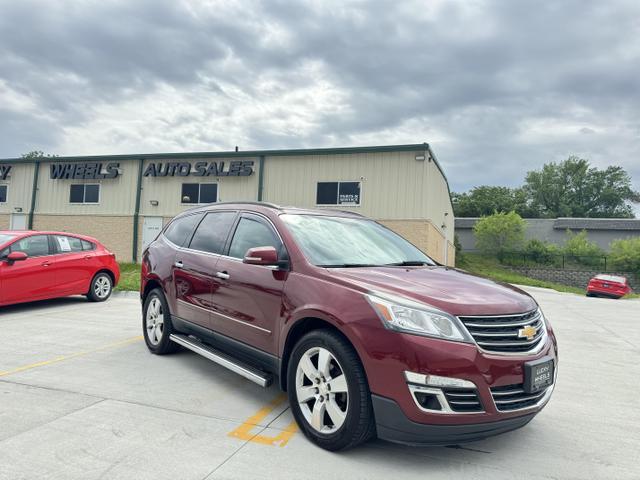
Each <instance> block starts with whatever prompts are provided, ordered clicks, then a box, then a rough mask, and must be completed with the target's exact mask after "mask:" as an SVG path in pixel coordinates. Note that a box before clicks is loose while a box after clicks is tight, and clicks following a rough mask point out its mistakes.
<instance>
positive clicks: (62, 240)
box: [56, 237, 71, 252]
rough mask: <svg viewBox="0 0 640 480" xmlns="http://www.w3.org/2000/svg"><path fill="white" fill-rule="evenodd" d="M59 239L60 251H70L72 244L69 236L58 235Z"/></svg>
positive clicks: (57, 238)
mask: <svg viewBox="0 0 640 480" xmlns="http://www.w3.org/2000/svg"><path fill="white" fill-rule="evenodd" d="M56 240H58V246H59V247H60V251H62V252H70V251H71V245H69V239H68V238H67V237H56Z"/></svg>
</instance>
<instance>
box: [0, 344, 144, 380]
mask: <svg viewBox="0 0 640 480" xmlns="http://www.w3.org/2000/svg"><path fill="white" fill-rule="evenodd" d="M142 338H143V337H142V336H141V335H139V336H137V337H131V338H127V339H126V340H121V341H119V342H115V343H109V344H108V345H103V346H102V347H98V348H94V349H92V350H85V351H83V352H76V353H71V354H69V355H62V356H60V357H56V358H52V359H51V360H44V361H42V362H37V363H32V364H30V365H24V366H22V367H18V368H14V369H13V370H6V371H4V372H0V377H5V376H7V375H11V374H12V373H18V372H24V371H25V370H31V369H32V368H37V367H43V366H45V365H51V364H52V363H58V362H62V361H64V360H69V359H72V358H76V357H81V356H83V355H87V354H89V353H94V352H99V351H101V350H107V349H109V348H114V347H120V346H123V345H128V344H130V343H135V342H139V341H140V340H142Z"/></svg>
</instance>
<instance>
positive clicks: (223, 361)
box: [169, 333, 273, 387]
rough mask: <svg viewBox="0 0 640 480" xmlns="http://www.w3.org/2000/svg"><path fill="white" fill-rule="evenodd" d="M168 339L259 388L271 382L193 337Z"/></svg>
mask: <svg viewBox="0 0 640 480" xmlns="http://www.w3.org/2000/svg"><path fill="white" fill-rule="evenodd" d="M169 339H170V340H171V341H173V342H175V343H177V344H178V345H182V346H183V347H184V348H187V349H189V350H191V351H192V352H195V353H197V354H198V355H202V356H203V357H205V358H206V359H208V360H211V361H212V362H215V363H217V364H218V365H220V366H222V367H225V368H228V369H229V370H231V371H232V372H235V373H237V374H238V375H241V376H243V377H244V378H246V379H247V380H251V381H252V382H253V383H257V384H258V385H260V386H261V387H268V386H269V385H271V383H272V382H273V376H272V375H270V374H268V373H266V372H263V371H261V370H258V369H257V368H255V367H252V366H251V365H248V364H246V363H244V362H242V361H240V360H238V359H236V358H233V357H232V356H230V355H228V354H226V353H223V352H221V351H219V350H216V349H215V348H213V347H210V346H209V345H206V344H204V343H202V342H200V341H199V340H196V339H195V338H193V337H188V336H187V335H180V334H175V333H172V334H171V335H170V336H169Z"/></svg>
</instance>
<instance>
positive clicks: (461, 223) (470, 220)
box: [455, 217, 640, 230]
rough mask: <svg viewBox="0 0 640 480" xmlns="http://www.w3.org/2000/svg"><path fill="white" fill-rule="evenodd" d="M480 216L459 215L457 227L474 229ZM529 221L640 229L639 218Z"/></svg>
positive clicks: (574, 226)
mask: <svg viewBox="0 0 640 480" xmlns="http://www.w3.org/2000/svg"><path fill="white" fill-rule="evenodd" d="M478 220H480V218H479V217H458V218H456V219H455V228H457V229H461V230H465V229H472V228H473V226H474V225H475V224H476V222H477V221H478ZM524 220H525V221H527V222H531V221H538V222H539V221H541V220H542V221H548V222H553V229H554V230H566V229H567V228H568V229H569V230H640V219H638V218H569V217H561V218H556V219H553V218H525V219H524Z"/></svg>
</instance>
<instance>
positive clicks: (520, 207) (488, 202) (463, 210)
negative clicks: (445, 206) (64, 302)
mask: <svg viewBox="0 0 640 480" xmlns="http://www.w3.org/2000/svg"><path fill="white" fill-rule="evenodd" d="M451 201H452V203H453V211H454V214H455V215H456V217H482V216H485V215H491V214H493V213H494V212H510V211H515V212H516V213H518V214H519V215H520V216H522V217H535V216H537V212H536V211H535V210H533V209H532V208H531V206H530V201H529V199H528V197H527V193H526V192H525V191H524V190H523V189H522V188H509V187H492V186H489V185H482V186H480V187H475V188H472V189H471V190H470V191H469V192H465V193H455V192H453V193H452V194H451Z"/></svg>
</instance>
